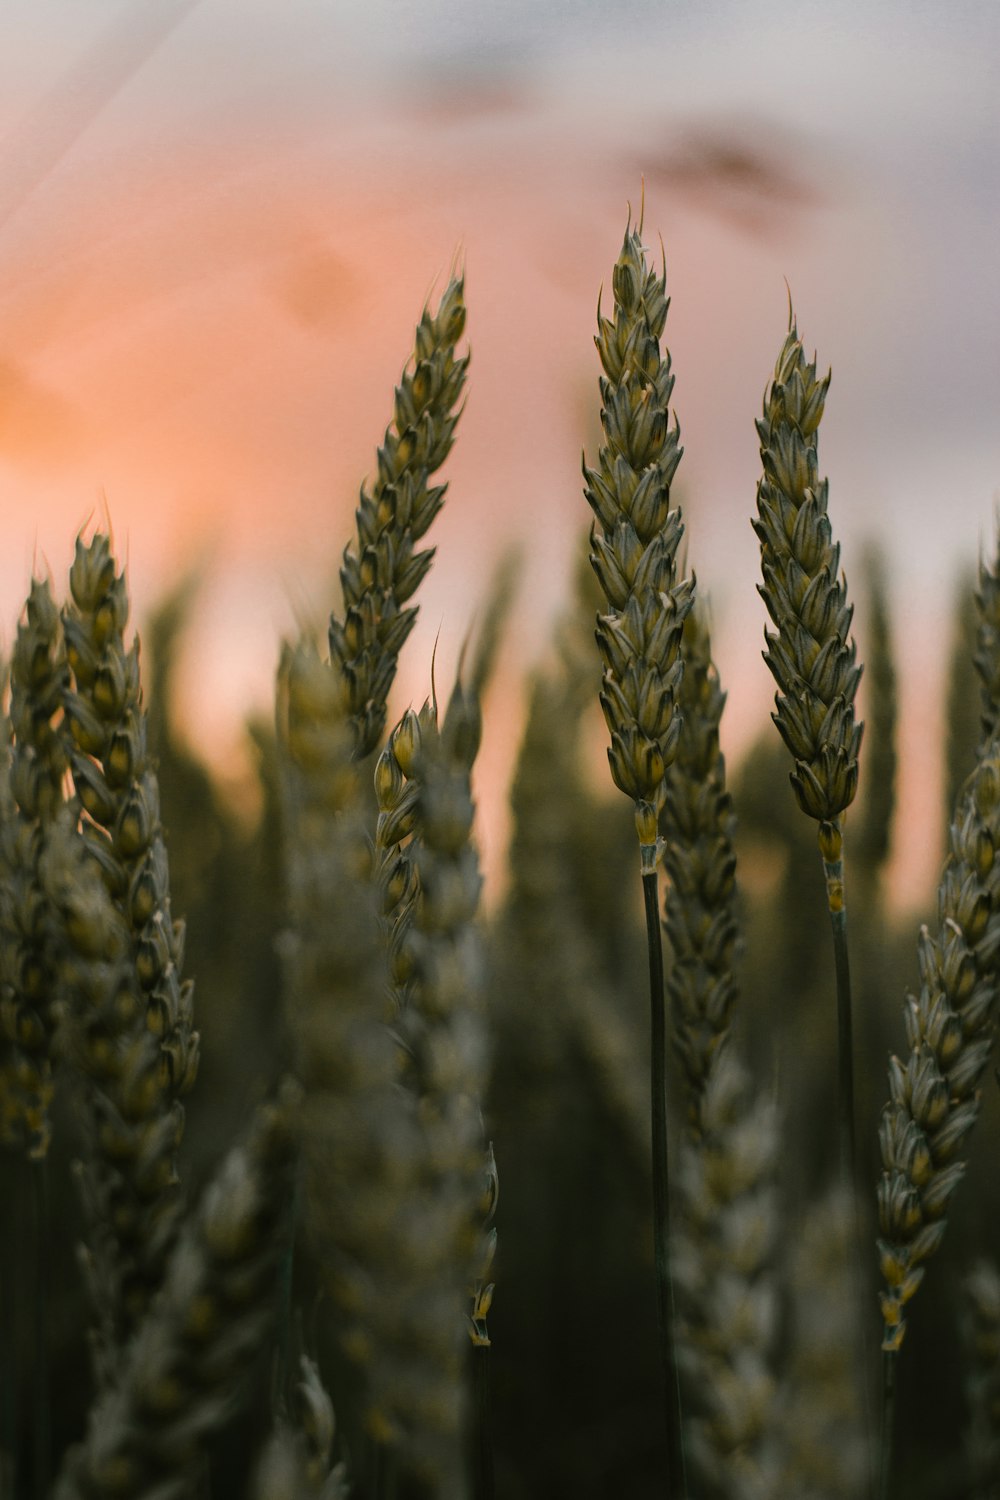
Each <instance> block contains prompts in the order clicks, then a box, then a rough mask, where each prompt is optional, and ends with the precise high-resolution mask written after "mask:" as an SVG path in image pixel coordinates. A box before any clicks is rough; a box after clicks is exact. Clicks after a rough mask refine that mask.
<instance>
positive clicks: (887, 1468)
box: [878, 1349, 899, 1500]
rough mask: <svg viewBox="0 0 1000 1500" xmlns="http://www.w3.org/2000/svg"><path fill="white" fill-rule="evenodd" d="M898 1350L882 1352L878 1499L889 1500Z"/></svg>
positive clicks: (884, 1350)
mask: <svg viewBox="0 0 1000 1500" xmlns="http://www.w3.org/2000/svg"><path fill="white" fill-rule="evenodd" d="M898 1359H899V1351H898V1349H883V1350H882V1421H881V1432H880V1434H879V1459H878V1497H879V1500H889V1479H890V1476H891V1474H892V1451H893V1435H894V1431H895V1426H896V1361H897V1360H898Z"/></svg>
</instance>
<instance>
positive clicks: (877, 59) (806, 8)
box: [0, 0, 1000, 901]
mask: <svg viewBox="0 0 1000 1500" xmlns="http://www.w3.org/2000/svg"><path fill="white" fill-rule="evenodd" d="M998 148H1000V10H998V8H996V7H994V6H992V5H988V4H982V3H972V0H964V3H953V4H952V5H950V6H949V7H948V8H947V10H945V8H944V7H937V6H932V5H930V4H916V3H912V0H911V3H905V4H904V3H902V0H893V3H882V4H880V5H878V6H873V5H871V4H870V3H869V4H861V3H849V0H840V3H836V0H835V3H826V4H823V5H818V4H809V3H804V4H798V5H796V6H794V7H789V6H788V5H781V6H779V5H777V4H771V3H763V0H758V3H754V0H750V3H744V4H735V3H732V0H729V3H723V0H718V3H711V0H709V3H701V4H698V5H695V4H676V5H675V4H668V3H663V0H660V3H653V0H646V3H639V0H635V3H620V0H619V3H615V4H611V5H609V4H607V3H606V0H605V3H602V4H600V5H599V4H597V3H583V0H576V3H570V0H558V3H556V0H553V3H544V0H494V3H493V4H492V5H491V6H490V7H489V8H488V10H487V8H486V7H481V6H475V5H469V4H468V3H461V4H460V3H458V0H410V3H405V0H282V3H280V4H279V3H277V0H270V3H264V0H200V3H197V0H195V3H192V0H183V3H182V0H160V3H152V0H117V3H114V4H112V3H106V0H87V3H86V4H84V3H81V0H47V3H46V4H44V5H39V4H38V3H37V0H4V5H3V11H2V17H0V517H2V522H3V539H4V545H3V548H2V550H0V631H2V638H3V639H5V640H7V641H9V640H10V638H11V635H12V633H13V630H14V626H15V622H16V618H17V614H18V610H19V607H20V603H21V601H22V600H23V598H24V596H25V593H26V591H27V586H28V581H29V578H30V575H31V570H32V568H33V567H35V568H37V569H43V570H44V569H46V568H48V569H50V570H51V573H52V576H53V578H54V580H55V582H56V585H57V587H58V589H59V590H60V592H61V591H62V589H63V587H64V580H65V575H66V568H67V566H68V562H69V558H70V556H71V551H72V539H73V536H74V534H75V532H76V531H77V530H78V529H79V528H80V527H81V526H82V525H84V524H85V523H86V522H87V520H88V518H89V517H92V516H93V517H95V518H96V519H98V520H100V519H101V518H102V517H105V516H110V520H111V523H112V525H113V528H114V533H115V538H116V541H117V544H118V546H119V549H120V551H121V553H122V554H123V555H127V557H128V562H129V569H130V578H131V589H132V596H133V600H134V603H135V607H136V612H137V615H138V617H139V619H140V622H141V618H142V616H143V614H144V613H145V612H146V611H148V609H149V608H150V607H151V606H152V605H153V603H154V602H155V601H156V599H157V598H158V597H159V596H160V595H161V594H162V593H163V591H164V590H165V589H166V588H167V586H168V585H169V584H170V582H171V581H172V580H173V579H174V578H176V576H177V574H178V572H179V571H180V570H181V569H183V568H184V567H186V566H190V565H191V564H192V563H194V562H195V561H200V562H202V563H203V565H204V566H205V568H206V570H207V571H206V577H205V583H204V586H203V589H202V593H201V596H200V602H199V604H198V608H197V614H196V617H195V621H194V629H193V631H192V636H191V641H190V644H189V649H188V651H187V653H186V656H185V660H184V668H183V673H182V687H183V694H184V699H183V710H184V714H185V722H186V726H187V729H188V732H189V734H190V737H191V739H192V741H193V742H194V743H195V745H196V746H197V747H198V749H199V750H200V751H202V752H203V753H205V754H206V755H209V756H211V758H212V759H213V761H214V762H215V763H216V764H217V765H220V766H228V767H230V768H231V767H233V766H234V765H236V764H242V763H244V762H242V761H241V759H240V758H241V757H242V755H243V751H242V728H241V726H242V721H243V717H244V715H245V713H246V712H247V711H248V710H249V709H250V708H251V707H252V708H254V709H256V710H258V711H267V705H268V701H269V696H270V687H271V682H272V680H273V671H274V665H275V661H276V656H277V649H278V643H279V641H280V638H281V636H282V635H283V634H284V633H287V632H288V631H290V630H291V629H292V628H293V625H294V620H295V618H296V615H302V614H310V613H311V614H312V615H314V616H315V617H317V618H322V616H323V615H325V614H327V613H328V612H329V609H330V607H331V604H332V603H333V594H332V588H331V583H332V580H333V579H334V578H335V574H336V563H337V559H338V556H339V553H340V551H341V549H342V547H343V545H344V542H345V541H346V540H347V537H348V535H349V528H350V525H351V517H352V511H353V506H354V503H355V500H356V495H357V488H358V485H359V483H360V482H361V480H362V479H363V478H364V477H365V475H366V474H368V473H369V472H370V471H371V469H372V466H373V460H374V450H375V445H376V443H377V442H378V441H379V439H380V438H381V434H382V430H383V428H384V426H385V423H386V421H387V419H388V417H389V415H390V409H391V397H392V388H393V385H394V383H395V382H396V380H398V377H399V374H400V371H401V368H402V365H403V361H404V360H405V358H406V355H407V351H408V347H409V343H410V340H411V336H412V328H413V324H414V322H415V320H416V318H417V317H418V316H419V313H420V309H421V307H422V305H423V303H424V301H425V300H426V299H427V298H431V299H433V298H434V297H435V296H436V295H437V293H438V292H439V291H440V290H441V289H442V288H443V286H444V285H445V283H446V280H447V277H448V274H449V269H450V268H451V266H452V265H453V263H454V262H455V260H456V257H458V258H459V259H460V261H461V262H462V263H463V264H464V266H465V270H466V278H467V299H468V304H469V324H468V336H469V342H470V345H471V348H472V366H471V369H470V377H469V386H468V407H467V410H466V412H465V414H464V416H463V418H462V422H461V425H460V429H459V435H458V442H457V446H456V448H455V451H454V454H453V456H452V458H451V459H450V460H449V463H448V466H447V471H446V477H447V478H448V479H449V481H450V486H451V487H450V494H449V500H448V503H447V506H446V508H445V511H444V512H443V513H442V515H441V517H440V518H439V520H438V521H437V522H436V523H435V528H434V535H433V538H432V540H433V541H435V542H436V544H437V547H438V554H437V560H436V563H435V567H434V569H433V571H432V573H431V575H430V577H429V579H428V582H427V585H426V586H425V588H424V590H423V592H422V606H421V619H420V623H419V625H418V629H417V630H416V631H415V633H414V635H413V636H412V637H411V641H410V644H409V646H408V648H407V652H406V658H405V663H404V669H403V672H402V673H401V686H400V706H403V705H404V704H405V702H406V701H407V700H408V699H409V698H411V697H412V698H413V699H416V700H419V699H421V698H422V697H423V696H424V695H425V693H426V690H427V686H428V681H429V663H430V655H431V650H432V648H433V643H434V640H435V637H438V636H439V638H440V646H439V652H438V663H439V672H440V674H441V678H442V679H443V680H444V681H447V680H449V678H450V675H451V672H452V671H453V668H454V664H455V661H456V658H457V654H458V651H459V649H460V645H461V642H462V639H463V636H464V635H465V633H466V630H467V628H468V626H469V622H470V619H471V618H472V616H473V614H474V611H475V608H476V605H477V601H478V600H479V599H480V598H481V596H482V593H483V591H484V589H485V587H486V585H487V583H488V580H489V577H490V574H491V570H492V568H493V566H494V565H495V563H496V560H497V558H498V556H499V555H500V553H501V552H502V551H503V549H504V548H505V547H506V546H508V545H509V544H510V543H511V542H516V543H518V544H519V545H520V546H521V547H522V549H523V553H524V577H523V582H522V587H521V594H520V599H519V603H518V606H517V611H516V615H515V619H514V622H513V626H512V630H511V635H510V639H509V641H508V643H507V646H506V648H505V651H504V655H503V659H502V664H501V679H500V680H499V682H498V683H497V688H496V698H497V702H496V705H495V707H494V712H493V714H492V715H491V716H490V715H488V717H487V740H486V744H485V747H484V760H483V767H482V772H481V795H482V800H483V803H484V812H485V815H486V816H485V821H484V831H483V840H484V845H485V855H486V858H487V861H488V863H489V865H490V868H491V870H493V871H496V869H497V868H498V867H499V854H500V848H501V844H502V840H503V837H504V828H503V818H502V812H501V809H502V802H503V799H502V795H501V789H502V786H503V783H504V779H505V777H506V776H507V775H508V773H509V767H510V763H511V757H512V755H513V752H514V748H515V745H516V738H517V734H518V732H519V718H518V713H519V709H518V706H517V705H518V699H517V696H516V693H515V687H516V684H517V683H518V682H519V681H520V680H521V678H522V677H523V673H524V671H525V669H526V668H527V667H528V666H529V665H530V664H531V663H532V662H534V661H537V660H539V659H541V658H542V657H543V655H544V652H545V648H546V644H547V641H548V639H549V634H550V629H551V625H552V622H553V619H554V618H555V616H556V614H557V613H558V610H559V608H560V607H561V605H562V604H563V602H564V601H565V596H566V588H567V584H568V580H569V578H570V575H571V572H572V566H573V555H574V549H576V548H578V547H579V546H580V545H581V538H582V531H583V528H584V526H585V524H586V521H587V510H586V505H585V503H584V500H583V495H582V488H581V479H580V451H581V447H582V446H583V445H584V444H587V445H588V447H589V448H590V449H591V450H592V448H593V444H594V437H595V432H596V421H597V409H598V397H597V368H598V366H597V357H596V353H595V351H594V348H593V342H592V333H593V328H594V318H595V310H596V304H597V294H598V288H599V286H600V285H601V283H602V281H603V282H605V283H606V284H609V283H610V272H611V267H612V265H613V263H614V259H615V257H616V255H617V252H618V249H619V247H620V243H621V238H622V234H623V232H624V230H625V225H626V215H627V203H628V202H629V201H631V203H632V206H633V209H637V208H638V203H639V197H640V192H641V183H642V182H643V181H644V183H645V234H646V238H647V242H648V243H649V244H650V245H651V246H653V247H656V248H657V251H658V237H659V236H660V235H662V237H663V241H664V244H665V248H666V258H667V274H668V283H669V288H668V289H669V291H670V293H671V295H672V299H673V300H672V306H671V312H670V317H669V320H668V324H667V335H666V337H667V342H668V344H669V346H670V349H671V353H672V356H673V361H674V368H675V372H676V376H677V384H676V387H675V391H674V399H675V403H676V410H677V414H678V416H679V419H680V423H681V429H682V434H683V442H684V447H685V456H684V459H683V461H682V464H681V468H680V471H679V476H678V493H679V494H680V495H681V497H682V499H683V501H684V504H685V508H686V511H687V513H688V517H689V525H688V536H689V552H690V559H691V563H692V565H693V566H694V568H695V570H696V572H697V575H698V580H699V586H700V587H701V588H702V589H703V590H704V591H705V592H707V593H708V595H709V596H710V598H711V602H712V611H713V619H714V626H715V642H716V656H717V659H718V662H719V667H720V671H721V673H722V676H723V681H724V684H725V686H726V687H727V688H728V690H729V698H730V701H729V708H728V710H727V724H726V728H725V737H724V738H725V745H726V748H727V750H728V751H729V752H730V753H731V755H732V757H733V758H734V759H736V758H738V755H739V753H740V751H741V750H742V749H743V747H745V745H746V744H747V743H748V741H749V740H750V738H752V737H753V735H754V734H755V733H756V732H757V731H758V729H759V727H760V725H761V723H762V722H764V721H766V715H767V711H768V709H769V707H770V704H771V699H772V695H773V686H772V684H771V681H770V678H769V676H768V673H767V670H766V668H765V667H764V665H763V663H762V662H761V660H760V646H761V633H762V629H763V622H764V611H763V605H762V604H761V603H760V601H759V599H758V598H757V595H756V592H755V582H756V578H757V569H758V550H757V543H756V540H755V538H754V536H753V533H752V531H751V527H750V521H749V517H750V515H751V513H752V511H753V508H754V487H755V483H756V477H757V467H758V455H757V446H756V438H755V433H754V428H753V418H754V416H755V415H756V414H757V413H758V411H759V407H760V399H761V395H762V392H763V389H764V386H765V384H766V381H767V378H768V375H769V373H770V370H771V368H772V366H773V363H774V359H775V357H776V355H777V352H778V349H779V347H780V344H781V340H782V337H783V334H784V329H785V321H786V317H787V295H788V293H787V291H786V285H785V281H786V279H787V282H788V285H789V286H790V288H791V292H792V296H793V298H794V304H795V309H796V313H797V317H798V322H799V328H800V331H801V333H802V335H803V338H804V340H805V342H806V344H807V346H808V347H809V348H810V349H811V348H813V347H815V348H816V349H817V351H818V354H819V358H820V360H821V362H822V363H823V364H824V365H826V364H831V365H832V367H833V384H832V387H831V393H830V399H829V402H828V406H827V415H826V417H825V420H824V424H823V429H822V436H821V442H820V462H821V468H822V469H823V470H825V472H826V473H827V474H828V475H829V477H830V487H831V498H830V509H831V515H832V517H833V523H834V528H835V531H836V533H837V535H838V536H839V537H840V538H841V540H842V542H843V561H844V566H845V570H846V573H847V577H848V582H849V585H850V582H851V579H852V575H853V576H854V577H857V578H859V579H860V567H859V564H860V558H861V553H862V548H863V545H864V543H865V542H866V540H868V539H869V538H872V539H875V540H878V541H880V542H882V543H883V544H884V545H885V546H886V547H887V548H888V549H891V557H892V590H893V606H894V610H895V620H894V623H895V628H896V631H897V634H898V637H899V640H900V645H901V649H902V651H903V658H902V669H903V682H902V690H903V712H904V718H903V731H902V732H903V743H902V747H901V748H902V760H903V767H904V780H903V784H902V787H901V795H902V797H903V798H904V799H906V800H907V801H908V803H909V806H910V808H911V809H914V810H916V811H915V815H913V816H911V817H909V818H908V819H907V820H906V823H905V828H903V829H901V830H900V832H901V837H900V840H899V842H898V847H897V854H896V866H895V875H896V892H897V897H898V899H899V900H900V901H908V900H911V899H913V897H914V896H916V895H918V894H920V893H921V891H922V887H923V885H924V884H925V883H926V881H927V879H928V876H929V875H930V873H931V871H932V870H933V867H934V863H935V861H936V859H937V849H938V843H937V840H938V823H937V816H938V806H939V802H940V796H939V793H938V790H937V785H938V783H937V777H938V772H939V766H938V760H937V755H938V741H939V727H940V720H939V703H940V696H941V693H942V690H943V682H942V674H943V667H944V656H945V649H946V644H947V642H946V636H947V627H948V610H949V606H950V600H951V595H952V590H953V587H954V581H955V578H956V576H957V571H958V569H959V568H960V567H961V566H962V565H965V564H969V563H972V562H974V561H975V559H976V558H977V556H978V552H979V549H980V546H981V545H986V546H990V545H991V528H992V511H993V505H994V498H995V496H996V495H997V493H998V489H1000V295H998V290H997V274H996V265H997V246H998V244H1000V149H998ZM856 628H857V634H858V637H859V642H860V645H861V648H862V655H863V646H864V632H865V621H864V619H863V618H862V615H861V612H860V610H859V613H858V617H857V620H856ZM595 661H596V656H595ZM491 719H492V728H491ZM862 774H863V773H862ZM789 795H791V793H789Z"/></svg>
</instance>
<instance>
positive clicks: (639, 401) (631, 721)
mask: <svg viewBox="0 0 1000 1500" xmlns="http://www.w3.org/2000/svg"><path fill="white" fill-rule="evenodd" d="M613 286H614V320H613V321H611V320H610V319H607V318H603V317H601V315H600V309H598V332H597V335H596V338H595V343H596V344H597V349H598V353H599V354H600V357H601V364H602V366H603V369H604V375H603V376H602V377H601V382H600V387H601V401H602V403H603V404H602V410H601V423H602V426H603V428H604V435H605V439H606V442H605V445H604V446H603V447H602V448H601V450H600V452H599V454H598V461H597V466H596V468H593V469H591V468H588V467H587V466H586V463H585V464H584V470H583V472H584V478H585V480H586V489H585V494H586V497H587V502H588V504H589V505H590V507H591V509H592V510H593V512H594V516H595V518H596V519H595V523H594V525H593V527H592V530H591V547H592V552H591V562H592V564H593V566H594V570H595V572H596V573H597V577H598V579H599V580H600V584H601V588H602V589H603V591H604V594H605V597H606V599H607V602H608V606H609V608H608V612H607V614H603V615H599V616H598V620H597V641H598V645H599V647H600V651H601V658H602V663H603V675H602V691H601V707H602V708H603V710H604V717H605V720H606V722H607V725H608V729H609V730H610V733H611V745H610V748H609V750H608V760H609V762H610V765H611V775H612V777H613V778H614V781H615V785H616V786H618V787H619V788H620V789H621V790H622V791H623V792H624V793H625V794H626V796H629V797H631V798H632V799H633V801H634V802H635V806H636V828H637V831H638V834H639V843H640V847H641V848H642V849H643V850H644V851H647V852H645V853H644V854H643V860H644V864H643V869H644V870H645V869H646V868H647V866H648V867H649V868H652V869H655V845H656V818H657V814H658V812H659V810H660V807H661V805H662V801H663V776H664V772H665V770H666V767H667V766H668V765H669V763H670V761H671V760H672V758H673V754H674V748H675V745H676V741H677V734H678V731H679V728H680V723H679V718H678V715H677V712H676V700H677V691H678V687H679V684H680V679H681V673H682V671H683V667H682V665H681V660H680V637H681V630H682V628H683V624H684V617H685V615H686V614H687V612H688V610H689V609H690V607H691V599H692V594H693V582H692V581H691V580H689V579H686V580H684V581H682V582H678V580H677V577H676V555H677V547H678V544H679V542H680V539H681V535H682V532H683V526H682V524H681V518H680V512H679V510H677V509H676V508H671V504H670V484H671V480H672V479H673V476H674V473H675V471H676V469H677V465H678V463H679V462H680V457H681V452H682V451H683V450H682V449H681V447H680V444H679V436H680V434H679V429H678V427H677V425H676V422H675V424H674V426H673V427H671V426H670V419H669V411H668V404H669V401H670V395H671V392H672V390H673V383H674V380H673V375H672V374H671V370H670V355H669V353H666V352H665V353H664V354H663V355H661V353H660V339H661V337H662V335H663V329H664V326H665V323H666V317H667V307H668V301H667V297H666V279H665V276H663V275H661V276H657V275H656V273H655V272H654V271H651V270H650V269H649V268H648V267H647V265H646V257H645V252H644V250H643V247H642V242H641V240H640V238H639V233H638V231H637V230H636V231H633V232H631V233H626V236H625V242H624V244H623V246H622V251H621V254H620V255H619V257H618V261H617V264H616V265H615V269H614V277H613ZM651 850H652V851H653V852H649V851H651Z"/></svg>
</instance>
